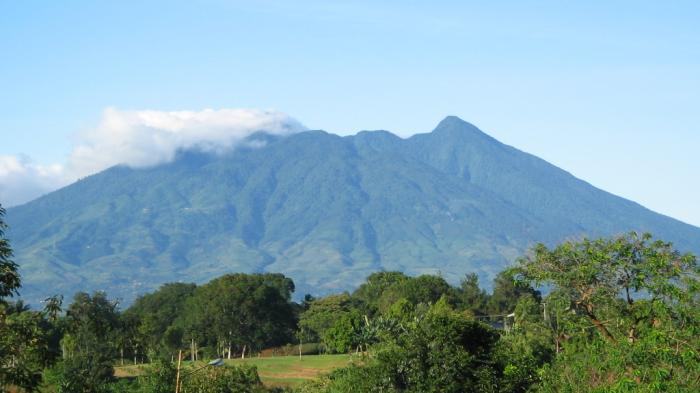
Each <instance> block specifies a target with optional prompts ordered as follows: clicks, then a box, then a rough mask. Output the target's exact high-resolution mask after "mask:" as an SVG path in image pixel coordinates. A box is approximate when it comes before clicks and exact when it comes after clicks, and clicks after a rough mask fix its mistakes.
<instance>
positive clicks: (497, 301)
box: [487, 270, 541, 314]
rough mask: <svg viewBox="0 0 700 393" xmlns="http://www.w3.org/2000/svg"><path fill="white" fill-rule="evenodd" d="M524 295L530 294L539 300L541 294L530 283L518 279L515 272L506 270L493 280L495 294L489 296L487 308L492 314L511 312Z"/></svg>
mask: <svg viewBox="0 0 700 393" xmlns="http://www.w3.org/2000/svg"><path fill="white" fill-rule="evenodd" d="M523 296H529V297H532V298H533V299H535V300H537V301H539V300H540V298H541V295H540V293H539V292H538V291H536V290H534V289H533V288H532V287H531V286H530V285H528V283H526V282H524V281H517V280H516V279H515V276H514V274H513V272H511V271H510V270H504V271H502V272H500V273H498V275H497V276H496V278H495V279H494V280H493V294H492V295H491V297H490V298H489V301H488V304H487V308H488V311H489V313H490V314H510V313H512V312H513V310H515V305H516V304H518V301H519V300H520V298H521V297H523Z"/></svg>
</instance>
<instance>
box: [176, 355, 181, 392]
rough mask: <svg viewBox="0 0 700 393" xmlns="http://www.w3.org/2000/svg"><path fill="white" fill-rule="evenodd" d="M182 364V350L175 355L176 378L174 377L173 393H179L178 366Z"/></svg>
mask: <svg viewBox="0 0 700 393" xmlns="http://www.w3.org/2000/svg"><path fill="white" fill-rule="evenodd" d="M181 362H182V349H181V350H180V351H179V352H178V353H177V376H176V377H175V393H180V364H181Z"/></svg>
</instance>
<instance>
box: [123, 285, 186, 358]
mask: <svg viewBox="0 0 700 393" xmlns="http://www.w3.org/2000/svg"><path fill="white" fill-rule="evenodd" d="M195 288H196V285H194V284H184V283H169V284H164V285H162V286H161V287H160V288H159V289H158V290H157V291H155V292H153V293H149V294H145V295H143V296H141V297H139V298H138V299H136V302H134V304H133V305H131V307H129V308H128V309H127V310H126V311H125V312H124V313H123V315H122V319H123V323H124V324H127V325H131V326H129V329H128V332H125V333H127V335H126V336H125V337H123V338H122V339H121V342H120V344H121V346H122V347H124V348H128V349H130V352H132V353H133V352H134V351H138V347H141V351H142V352H143V353H144V354H149V355H150V356H152V357H157V356H158V355H161V356H164V357H166V358H169V357H170V356H168V354H165V353H163V352H164V350H165V351H167V352H169V353H170V354H172V353H174V352H175V351H176V350H177V349H178V348H181V347H182V344H183V343H182V340H183V334H184V333H183V331H182V328H181V327H179V326H174V322H175V320H176V319H177V318H178V317H180V316H181V315H182V313H183V312H184V308H185V302H186V300H187V299H188V298H189V297H190V296H192V294H193V293H194V291H195Z"/></svg>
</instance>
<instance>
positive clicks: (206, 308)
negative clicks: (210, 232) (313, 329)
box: [183, 274, 296, 356]
mask: <svg viewBox="0 0 700 393" xmlns="http://www.w3.org/2000/svg"><path fill="white" fill-rule="evenodd" d="M290 281H291V280H289V281H288V279H286V278H285V277H284V276H282V275H280V274H229V275H225V276H222V277H219V278H217V279H215V280H212V281H210V282H209V283H207V284H205V285H202V286H201V287H198V288H197V289H196V290H195V292H194V294H193V295H192V297H190V298H189V299H188V300H187V302H186V307H185V313H184V315H183V332H184V333H185V336H187V335H192V336H191V337H192V338H198V339H203V340H205V341H207V342H208V343H209V344H212V345H217V346H218V347H219V348H220V349H221V350H222V351H225V352H226V355H227V356H231V353H232V350H233V347H234V346H237V347H238V348H240V349H241V353H242V355H245V353H246V351H247V350H249V349H251V347H252V348H260V347H261V346H263V345H278V344H283V343H285V342H289V341H290V340H291V339H292V337H293V333H294V328H295V325H296V318H295V313H294V309H293V307H292V304H291V303H290V301H289V300H288V299H291V291H292V290H293V288H294V287H293V283H291V282H290ZM290 284H291V285H290ZM194 335H197V336H196V337H195V336H194Z"/></svg>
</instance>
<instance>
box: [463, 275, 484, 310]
mask: <svg viewBox="0 0 700 393" xmlns="http://www.w3.org/2000/svg"><path fill="white" fill-rule="evenodd" d="M459 289H460V290H459V300H460V303H461V305H462V307H463V308H464V309H467V310H470V311H471V312H472V313H473V314H475V315H482V314H484V311H485V309H486V304H487V302H488V300H489V296H488V294H487V293H486V291H484V290H483V289H481V288H480V287H479V276H477V275H476V273H469V274H467V275H465V276H464V278H463V279H462V281H461V282H460V286H459Z"/></svg>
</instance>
